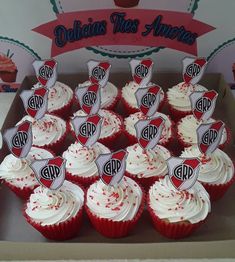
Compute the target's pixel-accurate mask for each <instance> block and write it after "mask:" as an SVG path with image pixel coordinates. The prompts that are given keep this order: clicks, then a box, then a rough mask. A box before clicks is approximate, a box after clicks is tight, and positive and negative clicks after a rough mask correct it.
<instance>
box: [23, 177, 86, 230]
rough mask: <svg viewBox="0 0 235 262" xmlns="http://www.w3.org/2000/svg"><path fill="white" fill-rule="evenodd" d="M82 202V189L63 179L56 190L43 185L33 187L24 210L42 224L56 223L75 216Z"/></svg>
mask: <svg viewBox="0 0 235 262" xmlns="http://www.w3.org/2000/svg"><path fill="white" fill-rule="evenodd" d="M83 203H84V192H83V190H82V189H81V188H80V187H79V186H77V185H75V184H73V183H71V182H69V181H64V184H63V185H62V186H61V188H60V189H58V190H56V191H51V190H49V189H47V188H45V187H43V186H39V187H37V188H36V189H34V192H33V193H32V194H31V196H30V199H29V202H27V207H26V209H25V212H26V214H27V215H28V216H29V217H30V218H31V219H32V220H33V221H35V222H36V223H40V224H41V225H42V226H49V225H54V224H57V225H58V224H59V223H62V222H65V221H68V220H69V219H70V218H73V217H75V216H76V215H77V213H78V212H79V210H80V209H81V207H82V206H83Z"/></svg>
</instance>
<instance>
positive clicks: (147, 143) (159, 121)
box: [135, 117, 165, 149]
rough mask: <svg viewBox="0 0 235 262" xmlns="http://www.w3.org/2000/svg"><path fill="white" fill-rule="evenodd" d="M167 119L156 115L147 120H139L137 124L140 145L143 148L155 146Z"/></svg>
mask: <svg viewBox="0 0 235 262" xmlns="http://www.w3.org/2000/svg"><path fill="white" fill-rule="evenodd" d="M164 122H165V120H164V119H163V118H162V117H155V118H152V119H147V120H139V121H138V122H137V123H136V124H135V129H136V134H137V138H138V142H139V145H140V146H141V147H142V148H143V149H152V148H154V147H155V146H156V145H157V143H158V141H159V139H160V137H161V134H162V129H163V124H164Z"/></svg>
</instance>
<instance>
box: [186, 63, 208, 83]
mask: <svg viewBox="0 0 235 262" xmlns="http://www.w3.org/2000/svg"><path fill="white" fill-rule="evenodd" d="M206 62H207V61H206V59H205V58H199V59H196V60H195V61H194V62H193V64H197V65H199V66H200V67H203V66H204V65H205V64H206ZM192 78H193V77H191V76H188V75H187V74H186V73H185V74H184V82H185V83H187V84H188V83H189V82H190V81H191V80H192Z"/></svg>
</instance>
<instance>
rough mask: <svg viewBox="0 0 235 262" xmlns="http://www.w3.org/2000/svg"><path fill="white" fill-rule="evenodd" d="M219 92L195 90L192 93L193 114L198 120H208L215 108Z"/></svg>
mask: <svg viewBox="0 0 235 262" xmlns="http://www.w3.org/2000/svg"><path fill="white" fill-rule="evenodd" d="M217 97H218V93H217V92H215V91H214V90H211V91H207V92H193V93H192V94H191V95H190V97H189V98H190V101H191V107H192V112H193V115H194V116H195V117H196V118H197V119H198V120H203V121H205V120H208V119H209V118H210V117H211V116H212V114H213V112H214V110H215V104H216V99H217Z"/></svg>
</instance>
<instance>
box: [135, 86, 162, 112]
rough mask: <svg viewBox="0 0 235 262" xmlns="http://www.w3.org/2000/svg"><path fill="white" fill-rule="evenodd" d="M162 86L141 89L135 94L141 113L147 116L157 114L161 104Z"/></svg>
mask: <svg viewBox="0 0 235 262" xmlns="http://www.w3.org/2000/svg"><path fill="white" fill-rule="evenodd" d="M161 90H162V89H161V87H160V86H157V85H155V86H151V87H145V88H139V89H138V90H137V91H136V92H135V97H136V100H137V105H138V107H139V109H140V111H141V112H142V113H143V114H145V115H146V116H152V115H153V114H154V113H156V112H157V110H158V107H159V103H160V93H161Z"/></svg>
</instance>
